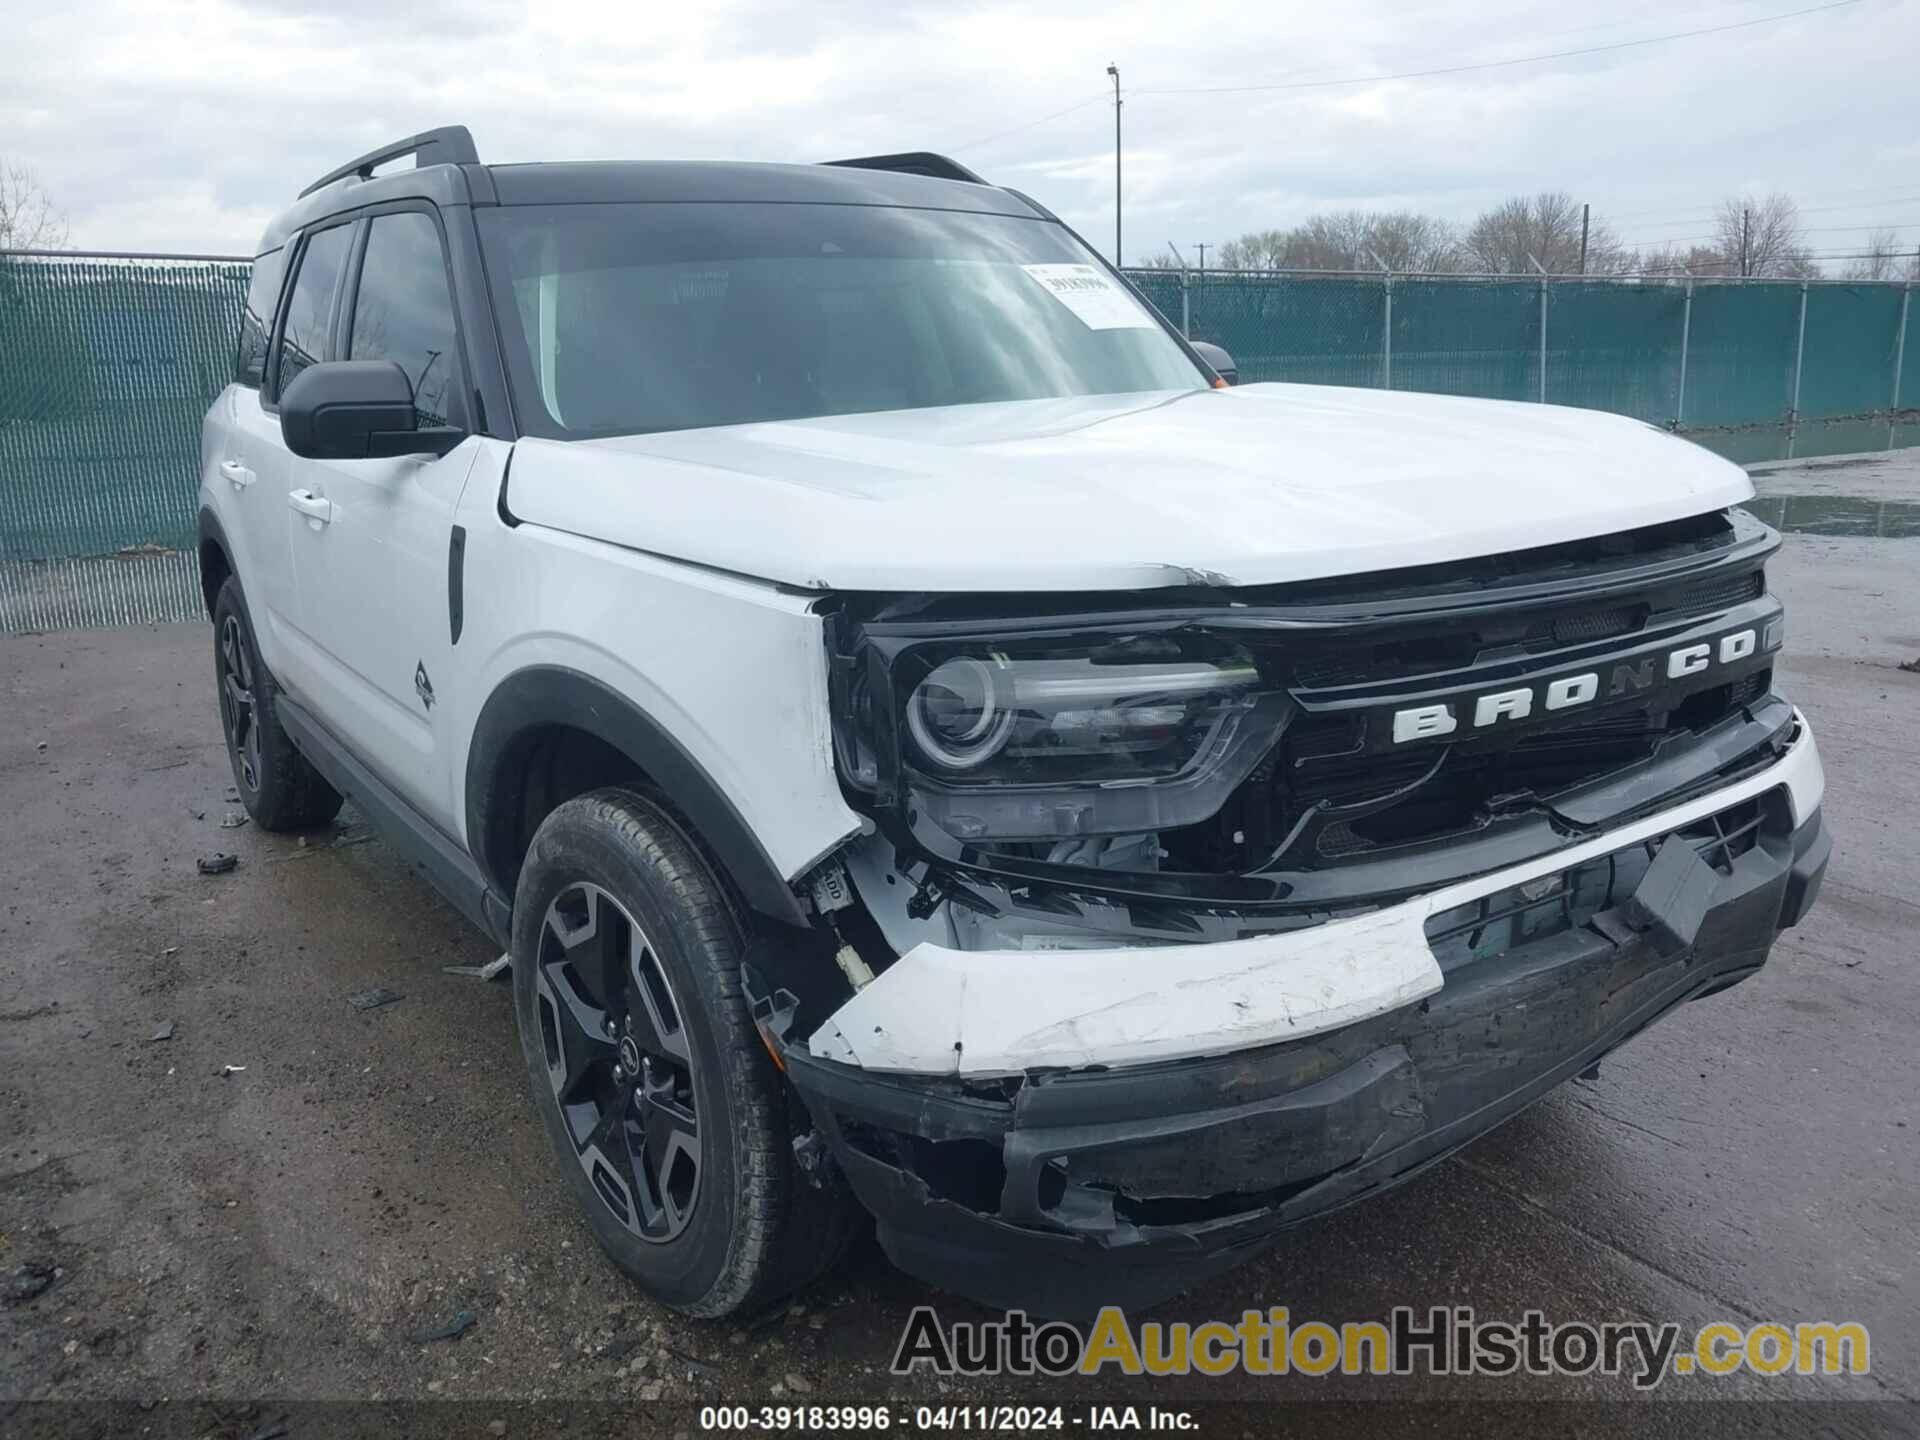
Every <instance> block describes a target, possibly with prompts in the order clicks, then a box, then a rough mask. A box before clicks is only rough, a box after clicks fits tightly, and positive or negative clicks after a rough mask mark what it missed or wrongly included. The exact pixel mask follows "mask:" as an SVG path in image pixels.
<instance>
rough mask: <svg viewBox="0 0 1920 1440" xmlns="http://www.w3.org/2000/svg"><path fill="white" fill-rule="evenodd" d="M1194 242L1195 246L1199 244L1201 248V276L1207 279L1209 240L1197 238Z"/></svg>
mask: <svg viewBox="0 0 1920 1440" xmlns="http://www.w3.org/2000/svg"><path fill="white" fill-rule="evenodd" d="M1193 243H1194V245H1195V246H1197V247H1198V248H1199V251H1200V277H1201V278H1202V279H1205V278H1206V274H1207V242H1206V241H1204V240H1196V241H1194V242H1193Z"/></svg>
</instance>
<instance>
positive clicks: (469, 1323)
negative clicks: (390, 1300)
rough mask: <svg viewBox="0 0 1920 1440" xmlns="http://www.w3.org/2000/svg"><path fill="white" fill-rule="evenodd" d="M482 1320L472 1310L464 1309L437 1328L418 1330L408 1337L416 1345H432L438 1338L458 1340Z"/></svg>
mask: <svg viewBox="0 0 1920 1440" xmlns="http://www.w3.org/2000/svg"><path fill="white" fill-rule="evenodd" d="M479 1323H480V1322H479V1321H478V1320H477V1319H475V1318H474V1314H473V1312H472V1311H471V1310H462V1311H461V1312H460V1313H459V1314H457V1315H455V1316H454V1317H453V1319H451V1320H449V1321H448V1322H447V1323H446V1324H444V1325H442V1326H440V1327H439V1328H438V1329H436V1330H416V1331H414V1332H413V1333H412V1334H411V1335H409V1336H407V1339H408V1340H410V1341H412V1342H413V1343H414V1344H415V1345H431V1344H433V1343H434V1341H436V1340H458V1339H459V1338H460V1337H461V1336H462V1335H464V1334H466V1333H467V1331H469V1330H471V1329H472V1328H473V1327H474V1326H475V1325H477V1324H479Z"/></svg>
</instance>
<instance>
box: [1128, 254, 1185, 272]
mask: <svg viewBox="0 0 1920 1440" xmlns="http://www.w3.org/2000/svg"><path fill="white" fill-rule="evenodd" d="M1132 268H1135V269H1140V270H1184V269H1186V268H1187V267H1186V266H1184V265H1182V264H1181V263H1180V257H1179V256H1178V255H1176V254H1174V253H1173V251H1172V250H1156V251H1154V252H1153V254H1151V255H1149V256H1147V258H1146V259H1144V260H1136V261H1134V262H1133V267H1132Z"/></svg>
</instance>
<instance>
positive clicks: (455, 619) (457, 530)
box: [447, 525, 467, 645]
mask: <svg viewBox="0 0 1920 1440" xmlns="http://www.w3.org/2000/svg"><path fill="white" fill-rule="evenodd" d="M466 591H467V527H466V526H464V525H456V526H454V527H453V533H452V534H451V535H449V536H448V537H447V633H448V643H449V644H453V645H458V644H459V643H460V631H461V630H462V629H463V628H464V627H465V625H466V623H467V593H466Z"/></svg>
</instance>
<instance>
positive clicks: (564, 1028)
mask: <svg viewBox="0 0 1920 1440" xmlns="http://www.w3.org/2000/svg"><path fill="white" fill-rule="evenodd" d="M741 946H742V936H741V931H740V926H739V923H738V922H737V920H736V918H735V916H734V913H733V911H732V909H731V907H730V906H729V904H728V901H727V896H726V893H725V891H724V890H723V888H722V887H721V885H720V883H719V882H718V880H717V879H716V878H715V877H714V875H713V874H712V872H711V871H710V870H709V869H708V867H707V864H706V862H705V861H704V859H703V858H702V857H701V855H700V854H699V852H698V851H697V850H696V849H695V847H694V846H693V844H692V843H691V842H690V841H689V840H688V838H687V837H686V836H685V835H684V834H683V833H682V831H681V830H680V828H679V826H678V825H677V824H676V822H675V820H674V819H673V818H672V817H671V816H670V815H669V814H668V813H667V812H666V811H665V810H663V809H662V808H661V807H660V806H658V805H657V804H655V803H654V802H653V801H651V800H649V799H648V798H646V797H645V796H643V795H640V794H638V793H636V792H633V791H628V790H600V791H595V792H593V793H591V794H588V795H583V796H580V797H579V798H577V799H574V800H569V801H568V802H567V803H565V804H564V805H561V806H559V807H558V808H556V809H555V810H554V811H553V813H552V814H550V815H549V816H548V817H547V818H546V820H545V821H544V822H543V823H542V824H541V826H540V828H539V830H538V831H537V832H536V833H535V835H534V837H533V843H532V845H531V846H530V847H529V849H528V852H527V858H526V863H525V866H524V867H523V869H522V870H521V874H520V883H519V886H518V887H517V893H516V895H515V898H514V926H513V990H514V1008H515V1011H516V1014H517V1016H518V1018H519V1023H520V1042H521V1048H522V1051H523V1052H524V1054H525V1057H526V1064H527V1072H528V1077H529V1079H530V1080H531V1082H532V1086H533V1095H534V1104H535V1106H536V1108H537V1109H538V1110H539V1112H540V1117H541V1120H542V1121H543V1122H544V1123H545V1125H546V1129H547V1135H548V1138H549V1139H550V1140H551V1141H552V1143H553V1147H554V1150H555V1151H556V1152H557V1154H558V1157H559V1160H560V1168H561V1171H562V1172H563V1174H564V1175H565V1177H566V1182H567V1185H568V1186H569V1188H570V1189H571V1190H572V1191H573V1193H574V1197H575V1198H576V1199H577V1200H578V1201H579V1203H580V1205H581V1206H582V1208H583V1209H584V1210H585V1211H586V1217H587V1221H588V1223H589V1224H590V1225H591V1226H592V1228H593V1232H594V1234H595V1236H596V1237H597V1238H598V1239H599V1241H600V1243H601V1245H602V1246H603V1247H604V1248H605V1249H606V1251H607V1253H608V1254H609V1255H610V1256H612V1257H613V1259H614V1261H615V1262H616V1263H617V1264H619V1265H620V1267H621V1268H622V1269H624V1270H625V1271H627V1273H628V1274H630V1275H632V1276H633V1277H634V1278H635V1279H636V1280H638V1281H639V1282H640V1284H641V1285H642V1286H643V1287H645V1288H646V1289H647V1290H648V1291H649V1292H650V1293H651V1294H653V1295H654V1296H655V1297H656V1298H658V1299H660V1300H661V1301H663V1302H665V1303H666V1304H668V1305H671V1306H673V1307H674V1308H675V1309H677V1310H681V1311H683V1312H685V1313H687V1314H689V1315H695V1316H700V1317H703V1318H718V1317H721V1316H726V1315H733V1314H738V1313H740V1312H743V1311H751V1310H753V1309H756V1308H758V1307H761V1306H764V1305H766V1304H769V1303H771V1302H772V1301H773V1300H775V1299H778V1298H779V1297H780V1296H781V1295H783V1294H785V1293H786V1292H787V1291H789V1290H791V1289H793V1288H796V1287H797V1285H799V1284H801V1283H804V1281H806V1280H807V1279H811V1278H812V1276H813V1275H814V1274H815V1273H817V1272H818V1270H819V1269H820V1268H822V1266H823V1264H824V1263H827V1262H830V1261H831V1260H832V1259H833V1258H834V1252H835V1250H836V1249H837V1246H835V1245H834V1244H832V1243H830V1242H829V1237H828V1236H827V1234H826V1233H824V1231H822V1230H821V1229H820V1227H819V1226H818V1225H816V1224H815V1223H813V1221H814V1217H818V1216H819V1215H820V1213H821V1212H820V1209H819V1205H818V1203H817V1197H818V1192H812V1194H811V1195H809V1193H808V1187H807V1185H806V1182H805V1181H804V1180H803V1179H801V1178H800V1177H799V1176H798V1174H797V1173H796V1171H795V1166H794V1163H793V1156H792V1149H791V1144H790V1131H789V1124H788V1120H789V1114H788V1109H787V1097H786V1094H785V1089H784V1082H783V1081H782V1080H781V1078H780V1075H779V1073H778V1072H777V1071H776V1070H775V1069H774V1067H773V1064H772V1062H771V1061H770V1059H769V1058H768V1055H767V1053H766V1050H765V1048H764V1047H763V1046H762V1044H761V1042H760V1037H759V1034H758V1032H757V1030H756V1029H755V1028H754V1025H753V1022H752V1020H751V1018H750V1017H749V1015H748V1013H747V1004H746V1001H745V998H744V997H743V996H742V994H741V990H740V956H741ZM833 1228H835V1229H836V1230H843V1229H844V1226H843V1225H835V1226H834V1227H833ZM809 1231H813V1232H814V1233H807V1232H809Z"/></svg>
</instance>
